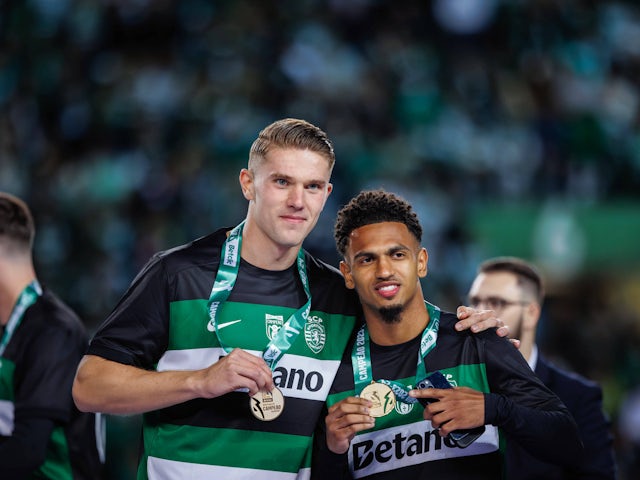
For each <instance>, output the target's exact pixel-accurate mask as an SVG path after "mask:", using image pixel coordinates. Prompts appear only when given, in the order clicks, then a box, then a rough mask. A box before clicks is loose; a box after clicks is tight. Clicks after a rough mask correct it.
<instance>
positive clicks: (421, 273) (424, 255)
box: [418, 247, 429, 278]
mask: <svg viewBox="0 0 640 480" xmlns="http://www.w3.org/2000/svg"><path fill="white" fill-rule="evenodd" d="M427 263H429V253H428V252H427V249H426V248H424V247H422V248H420V251H419V252H418V277H420V278H424V277H426V276H427V270H428V269H427Z"/></svg>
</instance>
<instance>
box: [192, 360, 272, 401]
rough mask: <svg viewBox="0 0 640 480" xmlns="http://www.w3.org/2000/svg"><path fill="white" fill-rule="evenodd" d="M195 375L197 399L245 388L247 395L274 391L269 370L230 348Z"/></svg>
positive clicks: (259, 362) (258, 361)
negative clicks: (198, 395) (197, 391)
mask: <svg viewBox="0 0 640 480" xmlns="http://www.w3.org/2000/svg"><path fill="white" fill-rule="evenodd" d="M199 373H200V375H198V380H199V388H198V390H199V391H200V396H201V397H202V398H213V397H219V396H220V395H224V394H225V393H229V392H233V391H234V390H238V389H241V388H246V389H247V390H248V391H249V395H254V394H256V393H258V391H260V390H263V391H265V392H270V391H271V390H273V388H274V384H273V378H272V374H271V370H270V369H269V367H268V365H267V364H266V362H265V361H264V360H263V359H262V358H260V357H257V356H255V355H253V354H251V353H249V352H246V351H244V350H242V349H240V348H234V349H233V350H232V351H231V353H229V355H226V356H224V357H222V358H220V360H218V361H217V362H216V363H214V364H213V365H211V366H210V367H208V368H205V369H203V370H201V371H200V372H199Z"/></svg>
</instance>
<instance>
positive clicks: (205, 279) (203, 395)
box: [73, 118, 499, 480]
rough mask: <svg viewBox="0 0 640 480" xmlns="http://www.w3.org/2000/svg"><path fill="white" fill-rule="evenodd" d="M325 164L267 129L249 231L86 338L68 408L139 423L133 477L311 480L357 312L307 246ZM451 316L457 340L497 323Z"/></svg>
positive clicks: (310, 130) (178, 258)
mask: <svg viewBox="0 0 640 480" xmlns="http://www.w3.org/2000/svg"><path fill="white" fill-rule="evenodd" d="M334 162H335V155H334V150H333V145H332V143H331V141H330V140H329V138H328V137H327V135H326V133H325V132H323V131H322V130H321V129H320V128H318V127H316V126H314V125H312V124H310V123H309V122H307V121H305V120H301V119H292V118H289V119H283V120H278V121H276V122H273V123H272V124H270V125H268V126H267V127H266V128H265V129H263V130H262V131H261V132H260V133H259V135H258V138H257V139H256V140H255V141H254V143H253V145H252V146H251V150H250V152H249V161H248V168H243V169H242V170H241V171H240V175H239V181H240V188H241V190H242V193H243V195H244V197H245V198H246V199H247V200H248V202H249V205H248V209H247V215H246V218H245V220H244V221H242V222H241V223H240V224H239V225H237V226H236V227H234V228H221V229H219V230H217V231H215V232H214V233H212V234H210V235H207V236H205V237H202V238H200V239H196V240H194V241H193V242H191V243H189V244H186V245H183V246H180V247H177V248H173V249H171V250H167V251H164V252H159V253H158V254H156V255H155V256H153V257H152V259H151V260H150V261H149V262H148V263H147V265H146V266H145V267H144V268H143V269H142V271H141V272H140V273H139V274H138V276H137V277H136V278H135V279H134V281H133V283H132V284H131V286H130V287H129V289H128V291H127V292H126V293H125V295H124V297H123V298H122V299H121V301H120V302H119V304H118V305H117V306H116V307H115V310H114V311H113V312H112V313H111V315H110V316H109V317H108V318H107V319H106V321H105V322H104V323H103V324H102V326H101V327H100V328H99V330H98V332H97V333H96V334H95V336H94V337H93V339H92V341H91V344H90V347H89V349H88V352H87V355H86V356H85V357H84V359H83V360H82V362H81V364H80V367H79V369H78V373H77V375H76V379H75V382H74V387H73V395H74V399H75V401H76V404H77V405H78V406H79V408H80V409H81V410H83V411H96V412H106V413H111V414H137V413H143V414H144V417H143V454H142V456H141V459H140V463H139V468H138V478H140V479H146V478H163V479H184V478H260V479H262V478H269V479H272V480H275V479H294V478H299V477H298V476H302V477H304V476H305V475H308V470H309V467H310V461H311V460H310V454H311V448H310V447H311V444H312V434H313V431H314V428H315V425H316V423H317V421H318V419H319V418H320V412H321V409H322V406H323V404H324V401H325V399H326V396H327V392H328V390H329V387H330V385H331V383H332V381H333V378H334V376H335V372H336V370H337V368H338V365H339V363H340V357H341V356H342V353H343V351H344V348H345V346H346V343H347V341H348V339H349V336H350V333H351V330H352V328H353V326H354V324H355V318H356V313H357V309H358V303H357V300H356V298H355V296H354V295H353V294H352V292H350V291H349V290H347V289H346V288H345V287H344V282H343V280H342V277H341V276H340V273H339V272H338V271H337V270H336V269H335V268H334V267H331V266H329V265H327V264H325V263H323V262H321V261H320V260H318V259H316V258H314V257H312V256H311V255H310V254H309V253H307V252H306V251H305V250H304V249H303V248H302V243H303V241H304V240H305V238H306V237H307V235H308V234H309V232H311V230H312V229H313V228H314V226H315V225H316V222H317V220H318V217H319V215H320V213H321V211H322V209H323V207H324V205H325V202H326V200H327V198H328V196H329V194H330V193H331V191H332V188H333V187H332V185H331V183H330V177H331V172H332V169H333V166H334ZM220 208H224V205H221V206H220ZM460 311H461V319H462V320H461V325H460V326H461V327H462V328H467V327H468V326H469V325H470V324H472V323H476V322H478V321H479V322H480V323H478V325H476V326H479V327H480V328H481V329H482V328H488V327H493V326H495V325H496V324H499V323H498V322H497V320H496V318H495V316H494V315H492V314H491V315H487V314H486V312H483V313H473V311H472V310H470V309H466V308H461V309H460Z"/></svg>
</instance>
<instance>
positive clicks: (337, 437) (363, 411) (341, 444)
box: [325, 397, 375, 453]
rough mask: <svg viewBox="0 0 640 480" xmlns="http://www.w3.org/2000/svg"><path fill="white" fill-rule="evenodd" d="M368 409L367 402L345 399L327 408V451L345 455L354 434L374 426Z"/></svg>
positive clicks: (368, 403)
mask: <svg viewBox="0 0 640 480" xmlns="http://www.w3.org/2000/svg"><path fill="white" fill-rule="evenodd" d="M369 407H371V402H370V401H369V400H366V399H364V398H359V397H347V398H345V399H343V400H340V401H339V402H338V403H336V404H334V405H332V406H331V407H330V408H329V414H328V415H327V417H326V418H325V424H326V425H327V446H328V447H329V450H331V451H332V452H333V453H345V452H346V451H347V450H349V444H350V443H351V440H353V437H355V435H356V433H358V432H360V431H362V430H367V429H369V428H372V427H373V426H374V425H375V419H374V418H373V417H371V416H369Z"/></svg>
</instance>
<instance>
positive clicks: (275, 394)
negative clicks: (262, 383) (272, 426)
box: [249, 387, 284, 422]
mask: <svg viewBox="0 0 640 480" xmlns="http://www.w3.org/2000/svg"><path fill="white" fill-rule="evenodd" d="M249 402H250V406H251V413H252V414H253V416H254V417H256V418H257V419H258V420H262V421H263V422H270V421H271V420H275V419H276V418H278V417H279V416H280V414H281V413H282V411H283V410H284V395H283V394H282V392H281V391H280V390H279V389H278V388H277V387H275V388H274V389H273V390H271V391H270V392H263V391H262V390H261V391H259V392H258V393H256V394H255V395H252V396H251V398H250V400H249Z"/></svg>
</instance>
